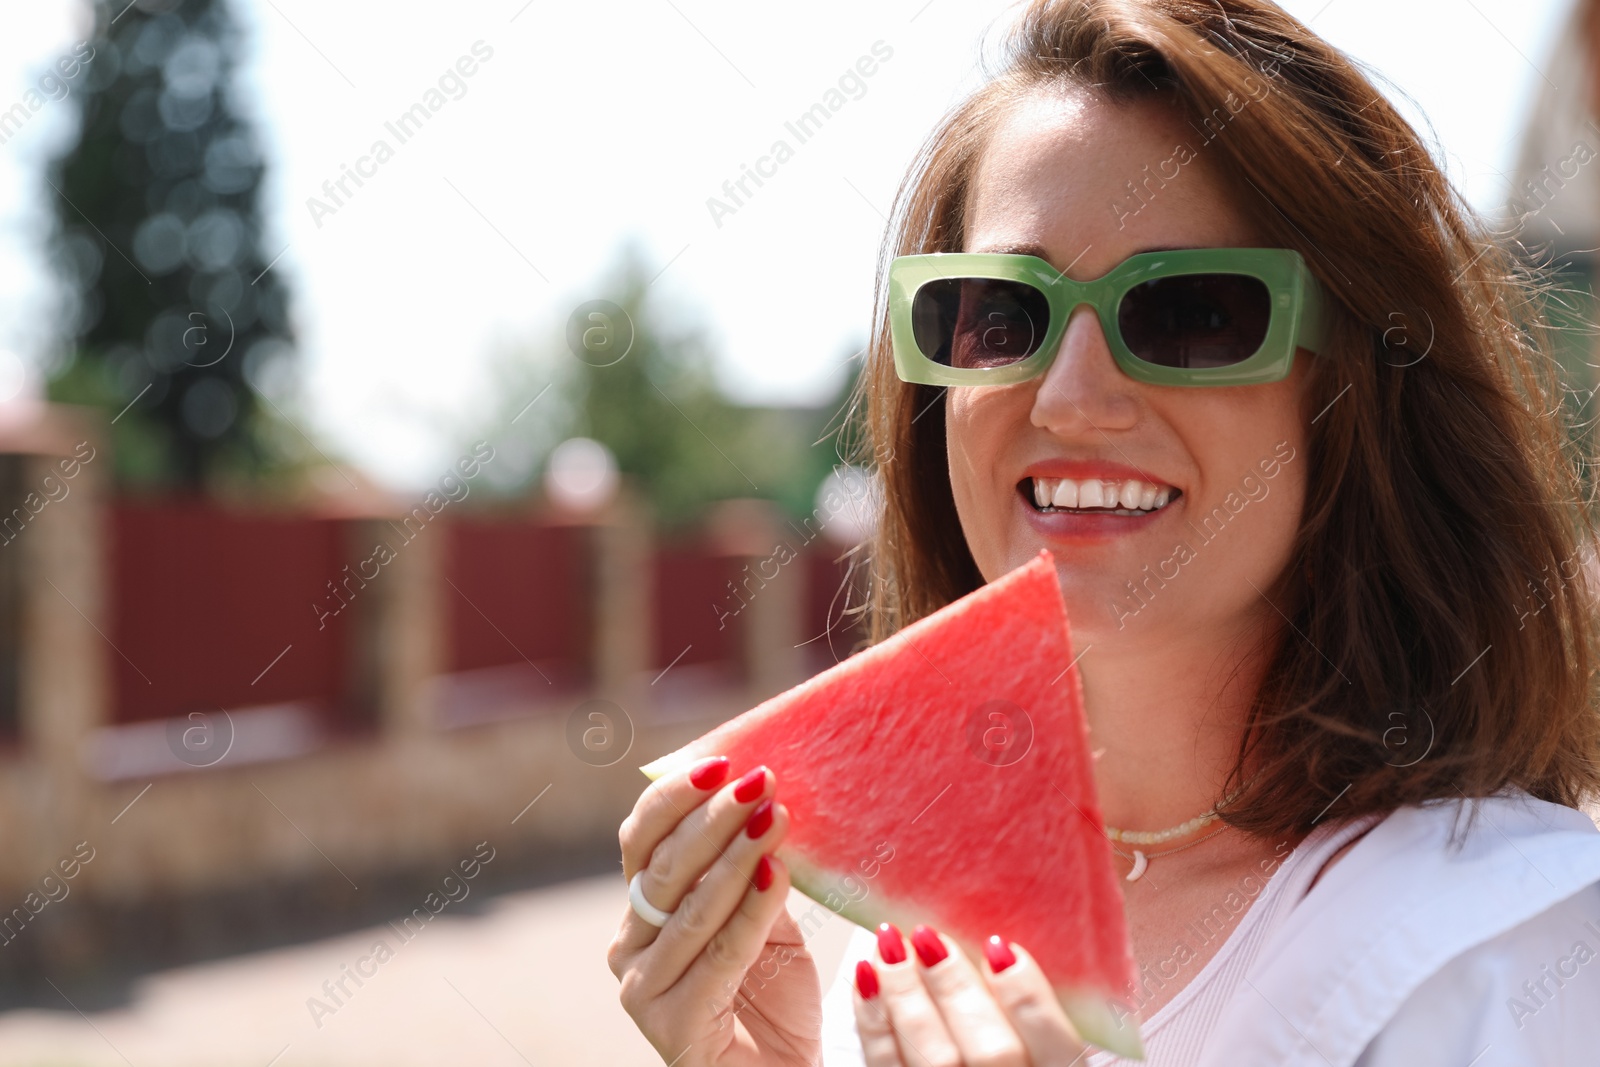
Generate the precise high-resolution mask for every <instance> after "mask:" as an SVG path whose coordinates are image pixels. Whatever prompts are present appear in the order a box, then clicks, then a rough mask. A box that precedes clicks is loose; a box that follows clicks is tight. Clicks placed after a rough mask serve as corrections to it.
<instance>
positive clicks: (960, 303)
mask: <svg viewBox="0 0 1600 1067" xmlns="http://www.w3.org/2000/svg"><path fill="white" fill-rule="evenodd" d="M1049 325H1050V302H1049V301H1048V300H1046V299H1045V295H1044V294H1043V293H1041V292H1040V291H1039V290H1037V289H1035V288H1034V287H1033V286H1031V285H1026V284H1024V283H1022V282H1013V281H1005V280H1002V279H995V278H940V279H937V280H935V281H931V282H928V283H927V284H926V285H924V286H922V287H921V288H920V289H918V290H917V295H916V296H915V297H914V298H913V299H912V302H911V328H912V332H913V333H914V334H915V335H916V338H917V347H918V348H919V349H921V350H922V354H923V355H925V356H927V357H928V358H929V359H931V360H933V361H934V362H935V363H942V364H944V365H945V366H947V367H957V368H989V367H1003V366H1006V365H1007V364H1010V363H1016V362H1019V361H1020V360H1024V359H1027V358H1028V357H1029V356H1031V355H1033V353H1034V352H1036V351H1038V349H1039V345H1040V344H1042V343H1043V341H1044V335H1045V331H1046V329H1047V328H1048V327H1049Z"/></svg>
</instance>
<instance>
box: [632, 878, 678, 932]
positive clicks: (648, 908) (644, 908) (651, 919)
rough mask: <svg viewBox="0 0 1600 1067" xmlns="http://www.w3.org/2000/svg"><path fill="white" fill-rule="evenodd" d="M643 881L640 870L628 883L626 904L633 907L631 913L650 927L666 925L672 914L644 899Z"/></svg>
mask: <svg viewBox="0 0 1600 1067" xmlns="http://www.w3.org/2000/svg"><path fill="white" fill-rule="evenodd" d="M643 880H644V869H643V868H640V869H639V871H638V873H636V874H635V875H634V876H633V878H632V879H630V880H629V882H628V903H629V904H631V905H633V913H634V914H635V915H637V916H639V918H641V919H643V920H644V921H645V922H647V923H649V924H650V925H651V926H655V927H662V926H665V925H667V920H668V919H670V918H672V912H670V911H662V910H661V909H660V908H658V907H656V906H655V905H654V904H652V903H650V902H649V901H648V900H646V899H645V898H644V882H643Z"/></svg>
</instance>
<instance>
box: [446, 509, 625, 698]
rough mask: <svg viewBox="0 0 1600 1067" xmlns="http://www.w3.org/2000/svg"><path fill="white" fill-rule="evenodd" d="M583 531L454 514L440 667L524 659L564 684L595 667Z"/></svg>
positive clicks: (583, 679)
mask: <svg viewBox="0 0 1600 1067" xmlns="http://www.w3.org/2000/svg"><path fill="white" fill-rule="evenodd" d="M588 532H589V531H588V530H587V529H586V528H584V527H580V526H547V525H543V524H541V523H538V522H534V521H532V520H529V519H523V518H512V519H484V518H469V519H458V520H456V521H455V522H453V523H451V524H450V526H449V527H448V529H447V533H448V537H449V542H448V547H447V548H446V551H445V559H444V577H445V581H446V583H447V584H446V586H445V589H444V590H443V593H442V595H443V596H444V598H445V609H446V612H445V613H446V615H447V617H448V618H449V620H450V622H449V626H448V628H447V630H446V633H447V635H448V637H447V641H446V654H445V669H446V670H447V671H451V672H455V671H470V670H479V669H482V668H486V667H500V666H506V665H510V664H518V663H521V664H526V665H529V666H532V667H534V668H535V669H536V670H537V671H541V672H543V673H544V674H545V675H546V676H549V677H550V678H551V681H552V682H553V683H554V684H558V685H561V686H563V687H567V686H574V685H581V684H585V683H587V682H588V680H589V676H590V672H591V670H592V668H593V663H592V658H593V657H592V648H593V644H594V624H595V615H594V605H593V602H592V594H591V589H592V587H593V584H594V582H593V574H594V566H593V560H592V559H591V553H590V547H591V546H590V540H589V537H588Z"/></svg>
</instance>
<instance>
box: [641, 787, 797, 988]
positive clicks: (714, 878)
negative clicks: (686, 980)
mask: <svg viewBox="0 0 1600 1067" xmlns="http://www.w3.org/2000/svg"><path fill="white" fill-rule="evenodd" d="M761 810H762V808H761V807H760V806H758V807H757V808H756V811H755V813H753V814H752V815H751V817H750V819H749V821H748V822H746V824H745V828H744V829H743V830H741V831H740V832H739V833H737V834H735V835H734V838H733V840H732V841H730V842H729V843H728V846H727V848H725V849H724V850H723V851H722V855H721V856H720V857H718V858H717V859H716V860H715V861H714V862H712V864H711V867H710V869H709V870H707V871H706V873H705V876H704V877H702V878H701V879H700V881H699V882H698V883H697V884H696V885H695V886H694V888H693V889H692V890H690V892H689V893H688V894H687V895H686V896H685V897H684V898H683V900H682V901H680V902H679V904H678V907H677V909H676V910H675V911H674V912H673V913H672V918H671V919H668V920H667V924H666V925H665V926H663V927H662V928H661V933H660V935H659V936H657V937H656V939H655V941H654V943H653V944H652V945H651V946H650V948H649V955H650V960H649V962H648V964H647V966H648V967H649V968H650V969H651V971H652V972H653V973H655V974H656V975H658V976H659V978H660V980H661V981H662V982H663V986H662V988H663V989H664V988H666V987H667V986H670V985H672V984H673V983H675V982H676V981H677V980H678V979H679V978H680V977H681V976H682V975H683V974H684V972H685V971H687V970H688V969H689V967H690V966H691V965H692V964H693V963H694V960H695V957H696V956H699V955H700V954H701V952H703V951H705V949H706V947H707V944H708V942H710V941H711V939H712V938H713V937H715V936H716V934H717V932H718V931H719V930H721V929H722V928H723V927H724V926H726V925H727V924H728V922H729V920H730V919H731V918H732V917H733V914H734V912H736V911H737V910H738V908H739V906H740V904H741V902H743V900H744V899H745V897H746V895H747V894H748V893H749V892H750V890H752V889H755V890H757V891H759V892H771V887H770V886H769V885H767V884H766V882H767V880H768V879H770V878H771V876H772V867H771V861H770V860H769V861H768V867H767V869H766V871H764V872H763V871H761V870H759V869H758V868H759V865H760V863H761V857H763V856H767V855H770V854H771V853H772V852H773V851H775V850H776V849H777V847H778V845H779V844H781V843H782V842H783V838H784V835H785V834H787V833H788V832H789V812H788V810H787V809H786V808H785V807H784V806H783V805H782V804H777V803H773V804H772V807H771V821H770V822H768V821H767V819H766V818H764V817H762V816H761V814H760V813H761ZM752 831H754V832H755V836H754V837H752V836H751V833H752ZM646 880H647V881H648V876H647V878H646Z"/></svg>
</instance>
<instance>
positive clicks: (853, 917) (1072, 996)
mask: <svg viewBox="0 0 1600 1067" xmlns="http://www.w3.org/2000/svg"><path fill="white" fill-rule="evenodd" d="M680 753H681V750H679V752H673V753H669V754H668V755H666V756H662V757H661V758H660V759H657V760H653V761H652V762H650V763H647V764H645V765H644V766H643V767H641V768H639V769H640V770H641V771H643V772H644V774H645V776H646V777H647V778H649V779H651V780H652V781H654V780H656V779H658V778H660V777H662V776H663V775H666V774H670V773H672V772H673V771H675V770H678V769H680V768H683V767H687V766H688V765H689V764H691V763H693V762H694V760H693V759H692V758H690V759H684V758H682V757H681V756H680ZM777 856H778V858H779V859H780V860H781V861H782V862H783V864H784V866H786V867H787V868H788V869H789V883H790V884H791V885H792V886H794V888H795V889H797V890H799V891H800V893H801V894H802V895H804V896H806V897H809V898H810V899H812V900H814V901H816V902H817V903H818V904H821V905H822V906H823V907H825V908H827V909H828V910H829V911H831V912H833V913H834V914H836V915H839V916H842V917H843V918H845V919H848V920H849V921H850V922H853V923H855V924H856V925H857V926H860V927H862V928H864V929H867V930H873V929H876V928H877V926H878V924H879V923H884V922H892V923H895V924H896V925H898V926H901V927H911V926H914V925H916V924H917V923H919V922H927V923H929V924H931V925H935V926H937V925H938V918H937V916H933V915H929V914H926V913H923V912H922V911H921V910H920V909H918V908H916V907H915V906H914V905H911V904H907V903H904V902H897V901H895V900H893V899H891V898H889V897H887V896H885V895H884V894H883V893H882V892H868V894H867V895H866V896H865V897H864V898H862V899H861V900H860V901H848V900H847V901H846V902H845V903H843V904H840V905H838V906H835V905H833V904H830V903H829V902H828V899H827V898H828V897H830V896H838V888H839V886H840V885H842V884H845V877H846V876H845V874H844V872H839V871H831V870H829V869H827V868H825V867H820V866H818V865H816V864H814V863H812V862H811V861H810V860H809V859H808V858H807V857H805V856H804V855H802V854H800V853H799V852H798V851H796V850H794V849H791V848H788V847H787V846H783V845H780V846H779V847H778V851H777ZM950 936H952V937H953V939H954V940H955V941H956V942H957V943H958V944H960V945H961V946H962V948H963V949H964V950H965V951H966V953H967V955H968V956H969V957H970V958H972V959H977V958H978V954H977V952H976V949H975V946H973V945H971V944H969V943H967V942H966V941H965V939H963V938H959V937H954V935H950ZM1054 990H1055V994H1056V1000H1057V1001H1058V1002H1059V1003H1060V1004H1061V1010H1062V1011H1064V1012H1065V1013H1066V1015H1067V1018H1068V1019H1069V1020H1071V1022H1072V1025H1073V1028H1074V1029H1076V1030H1077V1032H1078V1036H1079V1037H1080V1038H1082V1039H1083V1040H1084V1041H1086V1042H1088V1043H1089V1044H1091V1045H1095V1046H1098V1047H1100V1048H1103V1049H1105V1050H1107V1051H1108V1052H1114V1053H1116V1054H1117V1055H1118V1056H1121V1057H1123V1058H1125V1059H1130V1060H1142V1059H1144V1043H1143V1042H1142V1041H1141V1040H1140V1037H1139V1028H1138V1026H1136V1025H1135V1026H1129V1025H1128V1020H1129V1018H1130V1017H1131V1013H1130V1012H1128V1011H1127V1009H1126V1008H1125V1007H1123V1006H1122V1005H1119V1004H1118V1003H1116V1002H1115V1001H1111V1000H1108V999H1107V998H1106V997H1105V995H1104V994H1102V993H1100V992H1098V991H1095V990H1092V989H1077V988H1073V987H1071V986H1055V987H1054Z"/></svg>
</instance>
